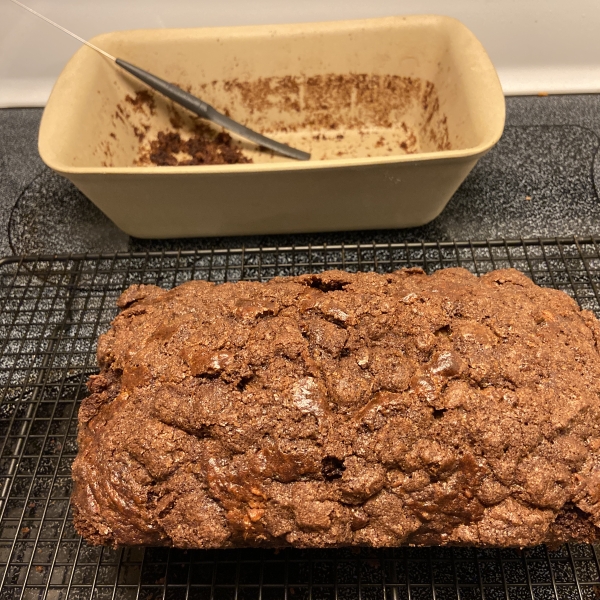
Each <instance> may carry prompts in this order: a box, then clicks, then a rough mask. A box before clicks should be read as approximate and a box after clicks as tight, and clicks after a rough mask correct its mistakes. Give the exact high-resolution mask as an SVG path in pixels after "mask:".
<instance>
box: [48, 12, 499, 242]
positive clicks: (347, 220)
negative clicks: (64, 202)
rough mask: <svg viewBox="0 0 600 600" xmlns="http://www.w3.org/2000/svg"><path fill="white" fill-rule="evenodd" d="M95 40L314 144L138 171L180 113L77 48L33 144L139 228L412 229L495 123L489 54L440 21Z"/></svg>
mask: <svg viewBox="0 0 600 600" xmlns="http://www.w3.org/2000/svg"><path fill="white" fill-rule="evenodd" d="M93 42H94V43H95V44H96V45H98V46H100V47H102V48H104V49H106V50H107V51H109V52H110V53H112V54H114V55H116V56H118V57H120V58H122V59H125V60H127V61H129V62H131V63H133V64H135V65H138V66H140V67H142V68H145V69H147V70H149V71H151V72H152V73H154V74H156V75H159V76H161V77H163V78H165V79H167V80H169V81H172V82H175V83H177V84H179V85H181V86H182V87H185V88H187V89H189V90H190V91H192V92H193V93H195V94H197V95H199V96H200V97H202V98H203V99H204V100H206V101H208V102H209V103H211V104H213V106H215V108H217V109H219V110H223V111H229V113H230V114H231V116H232V117H233V118H235V119H237V120H240V121H242V122H244V123H246V124H247V125H249V126H250V127H253V128H255V129H258V130H260V131H262V132H266V133H267V134H268V135H270V136H271V137H274V138H276V139H278V140H280V141H283V142H286V143H288V144H291V145H294V146H296V147H299V148H301V149H303V150H308V151H310V152H312V159H311V160H310V161H308V162H298V161H294V160H291V159H284V158H279V157H274V156H272V155H270V154H268V153H264V152H260V151H257V150H256V149H253V148H252V147H251V145H249V144H246V143H244V142H242V141H239V147H240V148H241V150H242V152H243V153H244V154H245V155H246V156H248V157H250V158H252V159H253V161H254V162H253V163H250V164H232V165H229V164H228V165H211V166H162V167H157V166H152V165H148V164H147V163H148V155H149V153H150V151H149V150H148V149H149V148H150V143H151V141H152V140H153V139H155V138H156V136H157V134H158V132H159V131H174V130H175V129H174V128H178V129H177V131H179V132H180V134H181V136H182V137H184V138H185V137H186V136H187V135H189V134H190V132H191V131H192V129H193V127H194V123H195V122H194V120H193V118H192V117H191V116H190V115H188V114H186V113H185V111H184V110H183V109H181V110H178V109H176V108H175V107H173V105H172V104H171V103H170V102H168V101H165V100H163V99H162V98H161V97H159V96H158V95H156V96H155V97H154V98H153V99H152V100H151V102H150V101H148V98H147V97H144V96H143V95H138V96H136V93H137V92H140V91H141V90H143V86H142V85H141V84H140V83H139V82H137V81H136V80H134V79H133V78H131V77H130V76H129V75H127V74H126V73H124V72H122V71H120V70H119V69H118V68H117V67H115V66H114V65H113V64H112V63H110V62H108V61H107V60H105V59H104V58H102V57H101V56H99V55H97V54H95V53H94V52H93V51H92V50H90V49H89V48H85V47H82V48H81V49H80V50H79V51H78V52H77V53H76V54H75V55H74V56H73V58H72V59H71V60H70V61H69V63H68V64H67V66H66V67H65V69H64V70H63V72H62V73H61V75H60V77H59V79H58V81H57V82H56V85H55V87H54V89H53V91H52V94H51V97H50V99H49V101H48V104H47V106H46V109H45V111H44V115H43V118H42V123H41V127H40V134H39V151H40V154H41V157H42V159H43V160H44V162H45V163H46V164H47V165H48V166H49V167H51V168H52V169H54V170H55V171H57V172H58V173H60V174H62V175H64V176H65V177H67V178H68V179H70V180H71V181H72V182H73V183H74V184H75V185H76V186H77V187H78V188H79V189H80V190H81V191H82V192H83V193H84V194H85V195H86V196H87V197H88V198H90V200H92V202H94V203H95V204H96V205H97V206H98V207H99V208H100V209H101V210H102V211H103V212H104V213H105V214H106V215H107V216H108V217H109V218H110V219H112V220H113V221H114V222H115V223H116V224H117V225H118V226H119V227H120V228H121V229H122V230H124V231H125V232H127V233H128V234H130V235H133V236H137V237H144V238H151V237H152V238H169V237H187V236H215V235H238V234H257V233H284V232H308V231H326V230H349V229H375V228H390V227H411V226H417V225H422V224H424V223H427V222H429V221H431V220H432V219H434V218H435V217H436V216H437V215H438V214H439V213H440V212H441V211H442V209H443V208H444V206H445V205H446V203H447V202H448V200H449V199H450V197H451V196H452V194H453V193H454V192H455V190H456V189H457V188H458V186H459V185H460V183H461V182H462V181H463V179H464V178H465V177H466V176H467V174H468V173H469V171H470V170H471V169H472V168H473V166H474V165H475V163H476V162H477V160H478V159H479V158H481V156H483V154H485V153H486V152H487V151H488V150H489V149H490V148H491V147H492V146H493V145H494V144H495V143H496V142H497V141H498V139H499V138H500V135H501V134H502V130H503V127H504V115H505V106H504V97H503V94H502V90H501V87H500V83H499V81H498V78H497V75H496V72H495V70H494V67H493V65H492V63H491V62H490V59H489V58H488V56H487V54H486V53H485V51H484V49H483V47H482V46H481V44H480V43H479V42H478V40H477V39H476V38H475V36H474V35H473V34H472V33H471V32H470V31H469V30H468V29H467V28H466V27H465V26H464V25H462V24H461V23H460V22H458V21H456V20H454V19H451V18H448V17H442V16H409V17H387V18H381V19H369V20H360V21H345V22H330V23H309V24H294V25H273V26H251V27H230V28H203V29H162V30H138V31H126V32H117V33H109V34H104V35H101V36H98V37H96V38H94V40H93ZM138 100H139V101H138ZM152 103H153V104H154V106H153V107H152ZM179 158H181V157H179ZM184 158H185V157H184Z"/></svg>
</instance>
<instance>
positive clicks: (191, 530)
mask: <svg viewBox="0 0 600 600" xmlns="http://www.w3.org/2000/svg"><path fill="white" fill-rule="evenodd" d="M118 304H119V306H120V307H121V309H122V312H121V313H120V314H119V315H118V316H117V318H116V319H115V320H114V322H113V324H112V327H111V328H110V330H109V331H108V332H107V333H106V334H104V335H103V336H102V337H101V338H100V341H99V345H98V361H99V364H100V367H101V372H100V374H99V375H97V376H94V377H92V378H91V380H90V383H89V389H90V392H91V395H90V396H89V397H88V398H87V399H85V400H84V402H83V404H82V406H81V411H80V413H79V454H78V456H77V459H76V460H75V463H74V465H73V478H74V480H75V488H74V494H73V507H74V517H75V525H76V527H77V530H78V531H79V532H80V533H81V534H82V535H83V536H84V537H85V538H86V539H87V540H88V541H90V542H92V543H95V544H111V545H132V544H150V545H168V546H176V547H180V548H225V547H236V546H255V545H256V546H286V545H292V546H299V547H335V546H347V545H364V546H398V545H401V544H415V545H433V544H435V545H437V544H454V545H476V546H500V547H506V546H513V547H523V546H532V545H535V544H539V543H541V542H547V543H551V544H557V543H560V542H562V541H569V540H579V541H594V540H598V539H599V536H598V533H599V529H598V526H599V525H600V396H599V394H600V356H599V352H598V346H597V344H598V339H599V337H600V327H599V324H598V321H597V320H596V318H595V317H594V316H593V315H592V314H591V313H589V312H586V311H581V310H580V309H579V307H578V306H577V305H576V303H575V302H574V301H573V300H572V299H571V298H569V297H568V296H567V295H566V294H564V293H562V292H559V291H555V290H551V289H542V288H539V287H537V286H536V285H534V284H533V283H532V282H531V281H530V280H529V279H527V278H526V277H525V276H524V275H522V274H520V273H519V272H517V271H514V270H506V271H495V272H492V273H489V274H487V275H485V276H483V277H481V278H477V277H475V276H473V275H471V274H470V273H469V272H467V271H465V270H462V269H448V270H442V271H438V272H437V273H435V274H434V275H431V276H427V275H425V274H424V273H423V272H422V271H421V270H420V269H408V270H403V271H398V272H396V273H392V274H389V275H379V274H375V273H357V274H350V273H344V272H340V271H331V272H326V273H323V274H320V275H307V276H300V277H291V278H279V279H273V280H272V281H270V282H268V283H255V282H241V283H235V284H230V283H226V284H223V285H214V284H211V283H207V282H204V281H192V282H189V283H186V284H183V285H181V286H179V287H177V288H175V289H173V290H171V291H165V290H162V289H160V288H157V287H154V286H133V287H131V288H129V289H128V290H127V291H126V292H125V293H124V294H123V295H122V296H121V298H120V300H119V302H118Z"/></svg>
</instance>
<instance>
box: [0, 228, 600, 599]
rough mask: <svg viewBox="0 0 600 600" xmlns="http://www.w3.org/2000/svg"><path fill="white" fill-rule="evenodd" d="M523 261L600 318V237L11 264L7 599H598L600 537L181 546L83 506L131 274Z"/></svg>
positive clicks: (4, 489)
mask: <svg viewBox="0 0 600 600" xmlns="http://www.w3.org/2000/svg"><path fill="white" fill-rule="evenodd" d="M406 266H422V267H423V268H424V269H425V270H426V271H429V272H431V271H434V270H436V269H439V268H443V267H451V266H462V267H464V268H467V269H469V270H471V271H472V272H474V273H477V274H481V273H484V272H487V271H490V270H492V269H495V268H506V267H515V268H517V269H519V270H521V271H523V272H524V273H526V274H527V275H528V276H530V277H531V278H532V279H533V280H534V281H535V282H536V283H538V284H539V285H543V286H550V287H554V288H557V289H561V290H564V291H565V292H566V293H568V294H570V295H571V296H572V297H574V298H575V299H576V300H577V301H578V302H579V304H580V305H581V306H582V307H584V308H587V309H591V310H593V311H595V312H596V313H597V314H600V296H599V294H598V290H599V289H600V241H599V240H596V239H579V240H578V239H560V240H559V239H546V240H501V241H486V242H451V243H428V244H387V245H383V244H375V245H338V246H312V247H310V246H309V247H285V248H239V249H233V250H232V249H223V250H219V249H214V250H207V251H191V252H175V253H167V252H164V253H144V254H114V255H95V256H91V255H87V256H55V257H52V256H46V257H44V256H41V257H30V258H20V259H19V258H10V259H5V260H4V261H0V600H9V599H11V600H12V599H14V600H17V599H22V598H26V599H32V600H33V599H34V598H35V599H36V600H37V599H40V600H41V599H45V598H48V599H51V600H63V599H66V598H76V599H90V600H91V599H94V600H96V599H97V600H103V599H107V600H108V599H111V600H113V599H119V600H120V599H123V600H129V599H131V600H133V599H135V598H140V599H147V600H150V599H157V600H158V599H168V600H179V599H181V600H184V599H185V600H188V599H190V600H191V599H194V598H199V599H207V600H208V599H215V600H220V599H229V598H231V599H236V600H237V599H239V600H242V599H247V598H248V599H249V598H257V599H258V598H260V599H262V600H266V599H269V598H278V599H279V598H285V599H288V600H292V599H293V600H295V599H301V598H302V599H304V598H307V599H312V600H320V599H334V598H335V599H338V598H339V599H342V598H348V599H350V598H361V599H371V598H372V599H376V598H377V599H379V598H385V599H393V600H400V599H402V600H404V599H405V600H426V599H427V600H429V599H431V600H450V599H458V598H461V599H464V600H471V599H473V600H474V599H476V598H485V599H486V600H496V599H498V600H499V599H500V598H510V599H511V600H525V599H535V600H545V599H551V598H561V599H562V598H565V599H567V598H568V599H571V598H572V599H585V600H598V598H600V565H599V562H598V561H599V554H598V552H599V551H600V548H596V547H594V546H588V545H570V546H566V545H565V546H563V547H561V548H559V549H557V550H553V551H550V550H548V549H547V548H545V547H538V548H534V549H532V550H527V551H523V552H519V551H515V550H476V549H473V548H462V549H458V548H454V549H452V548H428V549H417V548H398V549H385V550H372V549H345V550H337V551H334V550H321V551H300V550H285V551H280V552H274V551H265V550H239V551H187V552H186V551H180V550H168V549H156V548H147V549H144V548H130V549H118V550H113V549H109V548H94V547H89V546H87V545H86V544H85V543H84V542H82V540H81V539H80V538H79V537H78V536H77V535H76V533H75V531H74V529H73V526H72V522H71V515H70V509H69V494H70V490H71V479H70V465H71V462H72V460H73V458H74V455H75V453H76V428H77V410H78V406H79V401H80V400H81V398H82V397H84V396H85V393H86V392H85V382H86V380H87V377H88V375H89V374H90V373H93V372H95V369H96V367H95V348H96V339H97V337H98V335H99V334H100V333H102V332H103V331H104V330H106V328H107V327H108V324H109V322H110V320H111V319H112V318H113V317H114V316H115V314H116V307H115V300H116V298H117V296H118V295H119V293H120V292H121V291H122V290H123V289H124V288H125V287H127V286H128V285H129V284H132V283H154V284H158V285H161V286H163V287H172V286H174V285H177V284H179V283H182V282H184V281H187V280H189V279H191V278H196V279H199V278H203V279H209V280H212V281H216V282H223V281H236V280H239V279H257V280H264V279H269V278H271V277H274V276H284V275H297V274H301V273H307V272H316V271H321V270H324V269H330V268H339V269H346V270H349V271H357V270H375V271H380V272H384V271H391V270H394V269H398V268H402V267H406Z"/></svg>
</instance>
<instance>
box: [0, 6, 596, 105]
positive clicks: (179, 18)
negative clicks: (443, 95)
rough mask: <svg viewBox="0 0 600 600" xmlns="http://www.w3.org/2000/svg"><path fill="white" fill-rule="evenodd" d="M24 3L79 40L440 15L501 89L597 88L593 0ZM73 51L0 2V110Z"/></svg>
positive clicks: (45, 86) (42, 91) (46, 78)
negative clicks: (483, 53) (457, 28)
mask: <svg viewBox="0 0 600 600" xmlns="http://www.w3.org/2000/svg"><path fill="white" fill-rule="evenodd" d="M25 3H27V0H25ZM29 5H30V6H31V7H32V8H35V9H36V10H38V11H40V12H42V13H43V14H45V15H46V16H48V17H50V18H51V19H54V20H56V21H58V22H59V23H61V24H62V25H64V26H65V27H67V28H70V29H72V30H74V31H75V32H76V33H78V34H79V35H81V36H83V37H87V38H90V37H92V36H94V35H96V34H98V33H102V32H105V31H113V30H117V29H136V28H147V27H199V26H215V25H243V24H258V23H288V22H303V21H305V22H306V21H329V20H338V19H355V18H364V17H377V16H385V15H395V14H425V13H437V14H446V15H450V16H453V17H456V18H458V19H460V20H461V21H462V22H463V23H465V24H466V25H467V26H468V27H469V28H470V29H471V30H472V31H473V32H474V33H475V34H476V35H477V37H478V38H479V39H480V40H481V41H482V43H483V45H484V46H485V47H486V49H487V51H488V52H489V54H490V56H491V58H492V61H493V62H494V64H495V65H496V68H497V69H498V73H499V75H500V79H501V81H502V85H503V88H504V91H505V93H507V94H531V93H538V92H550V93H560V92H598V91H600V0H570V1H569V0H421V1H418V0H29ZM77 47H78V44H77V42H76V41H74V40H71V39H70V38H69V37H67V36H66V35H64V34H63V33H61V32H59V31H56V30H54V29H53V28H52V27H50V25H47V24H46V23H44V22H43V21H40V20H39V19H37V18H35V17H34V16H33V15H30V14H29V13H26V12H25V11H23V10H22V9H21V8H19V7H17V6H16V5H14V4H12V3H11V2H10V1H9V0H0V107H2V106H4V107H6V106H42V105H43V104H44V103H45V101H46V99H47V97H48V94H49V93H50V89H51V87H52V84H53V82H54V80H55V79H56V77H57V75H58V74H59V73H60V71H61V69H62V67H63V66H64V64H65V63H66V61H67V60H68V59H69V57H70V56H71V55H72V54H73V52H75V50H76V49H77Z"/></svg>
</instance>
